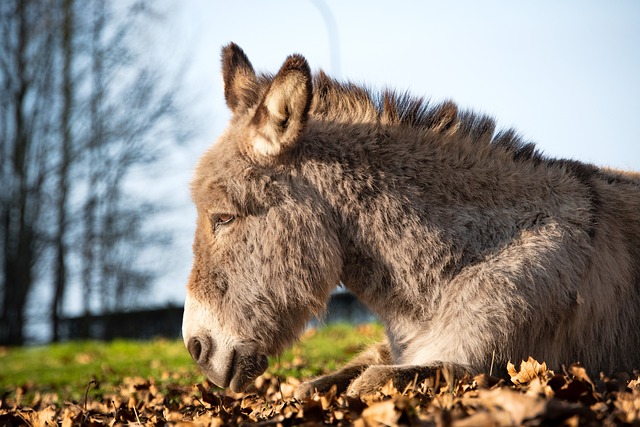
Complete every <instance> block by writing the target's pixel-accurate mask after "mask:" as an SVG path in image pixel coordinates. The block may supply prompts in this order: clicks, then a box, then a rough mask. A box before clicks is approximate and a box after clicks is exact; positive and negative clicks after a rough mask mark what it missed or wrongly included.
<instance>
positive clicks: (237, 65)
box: [222, 42, 258, 114]
mask: <svg viewBox="0 0 640 427" xmlns="http://www.w3.org/2000/svg"><path fill="white" fill-rule="evenodd" d="M222 78H223V79H224V98H225V99H226V101H227V106H228V107H229V109H230V110H231V112H233V113H234V114H236V113H239V112H242V111H245V110H246V109H247V108H249V107H251V106H252V105H254V104H255V103H256V102H257V101H258V94H257V79H256V73H255V71H254V70H253V66H252V65H251V62H249V58H247V55H245V53H244V52H243V51H242V49H240V47H239V46H238V45H237V44H235V43H233V42H232V43H229V44H228V45H226V46H225V47H223V48H222Z"/></svg>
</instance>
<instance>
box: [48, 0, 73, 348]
mask: <svg viewBox="0 0 640 427" xmlns="http://www.w3.org/2000/svg"><path fill="white" fill-rule="evenodd" d="M63 13H64V20H63V24H62V57H63V66H62V102H63V105H62V110H61V115H60V126H61V127H62V129H61V130H62V144H61V152H60V165H59V171H58V174H59V178H58V179H59V183H60V188H59V196H58V200H57V202H58V206H57V208H58V232H57V234H56V237H55V251H56V259H55V283H54V294H53V300H52V302H51V329H52V340H53V341H54V342H57V341H59V339H60V336H59V328H58V323H59V318H60V314H61V310H62V302H63V297H64V291H65V288H66V284H67V261H66V257H67V248H66V243H65V238H66V235H67V213H68V210H69V207H68V203H67V193H68V192H69V171H70V169H71V166H72V165H71V147H72V146H73V141H72V134H71V113H72V108H73V89H74V88H73V76H72V69H71V67H72V63H73V53H74V52H73V25H74V17H73V0H64V3H63Z"/></svg>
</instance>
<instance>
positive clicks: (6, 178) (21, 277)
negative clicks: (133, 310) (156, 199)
mask: <svg viewBox="0 0 640 427" xmlns="http://www.w3.org/2000/svg"><path fill="white" fill-rule="evenodd" d="M158 16H159V14H157V13H156V11H155V10H152V9H150V8H149V5H148V3H146V2H142V1H137V0H131V1H130V2H129V3H126V2H119V3H111V2H101V1H95V2H89V3H86V2H75V1H73V0H54V1H48V0H24V1H23V0H5V1H2V2H0V88H2V99H3V102H2V103H0V138H1V139H2V141H3V143H2V151H1V154H2V159H1V163H0V166H1V168H2V169H1V173H2V175H1V177H2V183H3V187H4V188H3V192H2V194H1V195H0V197H1V199H0V202H1V204H0V215H1V217H0V218H1V221H2V224H1V225H0V238H1V239H2V240H1V242H0V255H1V256H2V260H3V264H2V276H1V277H0V295H1V296H2V306H1V307H0V308H1V310H2V312H1V313H0V321H1V325H0V326H1V327H0V345H2V344H8V345H18V344H21V343H22V342H23V341H24V335H23V327H24V323H25V319H24V312H25V305H26V304H27V300H28V298H29V295H30V292H31V290H32V289H33V285H34V282H35V281H36V280H39V283H40V284H41V286H51V287H52V292H51V294H52V295H53V296H52V299H51V301H50V305H49V307H50V310H49V318H50V323H51V328H52V336H53V339H57V338H58V320H59V318H60V316H61V315H63V314H64V303H65V294H68V292H67V290H68V288H69V286H70V284H72V283H74V284H75V285H76V286H79V287H80V288H81V289H82V291H81V295H82V300H83V303H82V304H83V307H84V313H85V314H86V315H87V316H88V315H90V314H94V313H100V312H107V311H114V310H118V309H122V308H123V307H126V306H127V305H129V304H130V303H131V301H132V297H133V296H134V295H135V294H136V292H138V291H139V290H140V289H143V288H144V287H145V286H148V285H149V284H150V283H152V280H153V278H154V271H153V269H150V268H148V267H147V266H142V265H141V264H140V263H139V259H138V258H139V254H140V253H142V252H144V250H145V248H148V247H150V246H158V245H162V244H164V243H166V242H167V238H166V236H165V235H163V234H162V233H153V234H150V233H149V231H148V230H147V228H146V227H145V224H146V223H147V222H148V221H149V219H150V218H151V217H152V215H153V213H154V212H155V211H157V209H158V208H157V206H155V205H153V204H151V203H149V202H148V201H146V200H144V199H143V198H141V197H139V196H138V197H134V196H133V195H132V193H131V190H130V187H131V185H130V184H131V181H132V179H131V174H132V173H133V171H135V170H139V169H142V168H144V167H149V166H150V165H152V164H153V163H154V162H155V161H156V160H157V158H158V155H159V153H160V151H159V150H158V149H157V148H158V147H157V146H158V142H157V141H174V142H175V141H176V136H177V135H180V134H181V132H180V125H179V124H178V123H179V121H180V120H179V117H178V111H177V108H176V100H175V97H176V93H177V92H178V91H177V88H176V86H175V85H170V84H167V83H166V80H165V79H164V78H163V75H162V74H161V73H160V72H159V70H160V68H159V67H154V66H153V65H152V64H151V63H148V62H146V59H145V57H146V56H147V55H146V53H147V52H146V51H145V50H144V49H143V48H142V47H141V45H140V43H138V44H136V43H137V40H138V38H139V36H140V34H141V33H142V32H143V31H144V29H145V28H149V27H150V26H152V24H153V22H154V20H155V19H157V17H158ZM5 100H6V102H5ZM156 272H157V270H156Z"/></svg>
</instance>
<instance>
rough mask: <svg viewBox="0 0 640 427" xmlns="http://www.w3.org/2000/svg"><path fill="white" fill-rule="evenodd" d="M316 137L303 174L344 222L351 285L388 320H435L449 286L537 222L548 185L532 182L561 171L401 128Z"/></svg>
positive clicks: (328, 127)
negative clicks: (462, 272)
mask: <svg viewBox="0 0 640 427" xmlns="http://www.w3.org/2000/svg"><path fill="white" fill-rule="evenodd" d="M309 136H310V138H309V139H308V140H307V141H309V143H308V145H307V148H306V149H305V150H304V151H305V152H304V153H301V154H302V155H301V158H303V159H304V160H303V161H302V164H303V169H304V171H303V174H304V175H306V177H307V179H308V180H309V181H310V182H311V183H312V185H314V186H315V187H316V188H317V189H318V191H319V193H320V194H321V195H322V197H323V198H324V199H325V200H326V202H327V204H328V205H329V206H331V209H332V210H333V212H334V215H335V216H336V222H337V223H338V224H339V239H340V243H341V246H342V252H343V271H342V280H343V283H344V284H345V286H346V287H347V288H348V289H349V290H351V291H352V292H353V293H355V294H356V295H357V296H358V297H359V298H360V299H361V300H362V301H363V302H365V303H366V304H368V305H369V306H370V307H371V308H372V309H373V310H374V311H376V313H377V314H378V315H379V316H380V317H381V318H383V319H384V318H385V317H387V316H396V315H397V314H398V313H403V314H404V315H406V316H409V317H414V318H420V319H423V320H428V319H429V318H430V316H431V313H429V312H428V310H429V309H430V308H432V307H435V306H437V305H438V304H437V300H438V299H439V298H440V293H441V291H442V288H443V285H445V284H446V283H448V282H449V281H450V279H451V278H452V277H453V276H454V275H455V274H457V273H458V272H459V271H460V270H461V269H462V268H464V266H466V265H468V264H470V263H472V262H473V261H474V260H477V259H479V258H481V257H482V256H483V254H485V253H486V251H489V250H492V249H494V248H496V247H499V246H500V245H502V244H504V242H505V241H508V240H509V239H511V238H512V237H513V236H514V235H515V234H516V233H518V232H519V227H521V226H522V223H523V221H524V222H525V223H526V222H527V218H528V217H529V216H530V217H531V221H532V222H534V221H536V218H537V217H538V216H539V215H540V212H539V211H537V210H536V209H537V208H536V206H541V205H542V203H540V201H541V200H543V199H544V198H545V197H548V194H545V193H544V191H545V190H544V188H548V187H543V186H537V185H532V182H535V181H536V180H549V179H553V175H554V173H556V174H560V173H561V172H559V171H556V172H553V171H551V172H550V171H549V170H545V169H544V168H539V167H537V166H535V165H534V164H527V163H518V162H517V161H515V160H514V159H513V155H512V153H508V152H506V151H500V150H497V149H493V147H490V146H489V145H488V144H486V146H478V145H475V146H474V145H473V143H470V142H469V141H466V140H464V138H459V139H458V140H455V139H453V140H452V139H451V138H447V137H446V136H443V135H441V134H438V133H435V132H430V131H422V132H421V131H418V130H415V131H412V130H411V129H407V128H406V127H402V126H388V127H383V126H380V125H373V124H366V123H365V124H350V125H346V124H342V125H337V124H323V125H322V126H321V125H319V124H312V126H311V129H310V130H309ZM505 187H508V188H505ZM518 222H520V224H519V223H518Z"/></svg>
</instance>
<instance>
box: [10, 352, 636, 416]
mask: <svg viewBox="0 0 640 427" xmlns="http://www.w3.org/2000/svg"><path fill="white" fill-rule="evenodd" d="M508 373H509V375H510V377H511V382H509V381H507V380H502V379H498V378H496V377H491V376H488V375H479V376H476V377H473V378H472V377H465V378H463V379H461V380H458V381H455V382H451V381H447V375H446V372H437V373H436V374H435V375H434V377H433V378H430V379H428V380H426V381H424V382H423V383H421V384H415V385H412V386H410V387H408V388H407V389H406V390H401V391H398V390H396V389H395V388H394V387H393V385H392V384H391V383H389V384H388V385H387V386H386V387H384V388H382V389H381V390H380V391H379V392H378V393H376V394H374V395H370V396H365V397H363V398H362V399H357V398H352V397H348V396H346V395H344V394H337V393H336V391H335V389H334V390H331V391H329V392H328V393H325V394H320V395H316V396H314V397H313V398H312V399H310V400H308V401H304V402H301V401H297V400H296V399H294V398H293V391H294V390H295V388H296V386H297V385H298V384H299V380H297V379H295V378H293V377H289V378H286V379H282V378H279V377H276V376H272V375H271V374H265V375H263V376H261V377H260V378H258V379H257V380H256V382H255V384H254V385H253V386H252V387H250V389H249V390H248V391H247V392H246V393H242V394H236V393H232V392H229V391H222V390H219V389H216V388H215V387H212V386H211V385H210V384H208V383H207V382H206V381H205V382H203V383H200V384H196V385H193V386H184V385H177V384H176V385H172V384H161V385H160V384H157V383H156V381H155V380H154V379H153V378H149V379H145V378H126V379H124V380H123V381H122V384H121V385H120V387H119V388H118V389H115V390H114V391H104V390H101V389H100V386H99V385H97V384H95V383H93V382H92V383H90V384H88V385H87V390H86V395H85V398H84V399H83V401H81V402H69V401H61V399H60V398H59V397H58V395H57V394H55V393H49V394H40V393H38V392H37V390H29V389H28V388H25V387H17V388H16V389H15V390H13V391H12V392H5V394H4V396H2V400H1V401H0V425H2V426H14V425H15V426H18V425H33V426H47V425H59V426H63V427H67V426H69V427H70V426H96V427H98V426H115V425H145V426H146V425H175V426H182V425H199V426H222V425H262V426H278V425H282V426H288V425H322V424H327V425H355V426H378V425H389V426H390V425H424V426H430V425H433V426H512V425H526V426H539V425H564V426H578V425H611V426H614V425H615V426H619V425H634V426H638V425H640V378H638V376H637V375H635V376H634V378H632V377H631V376H629V375H620V376H617V377H614V378H607V377H601V378H598V379H595V380H594V379H592V378H590V377H589V376H588V375H587V374H586V371H585V370H584V368H583V367H581V366H580V365H572V366H570V367H569V369H568V370H567V371H566V372H562V373H554V372H552V371H550V370H548V369H547V367H546V366H545V364H544V363H543V364H539V363H538V362H536V361H535V360H533V359H529V360H528V361H524V362H522V363H521V365H520V367H519V368H516V367H515V366H513V365H510V366H509V367H508ZM34 388H35V387H34ZM27 395H29V396H31V397H30V398H29V400H28V401H27V400H25V396H27Z"/></svg>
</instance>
